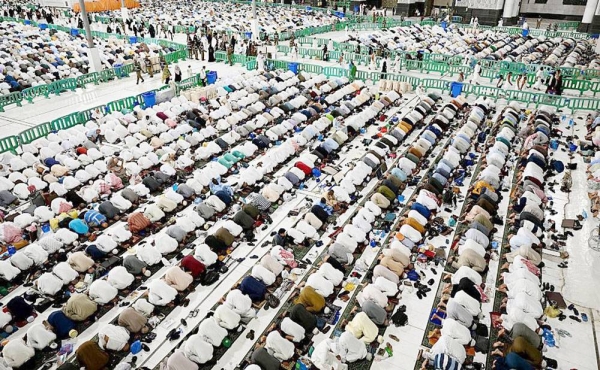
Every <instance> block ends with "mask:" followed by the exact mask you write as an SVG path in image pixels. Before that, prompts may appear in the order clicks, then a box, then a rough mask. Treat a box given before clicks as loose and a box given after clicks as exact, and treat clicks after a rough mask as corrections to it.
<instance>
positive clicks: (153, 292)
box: [148, 279, 177, 306]
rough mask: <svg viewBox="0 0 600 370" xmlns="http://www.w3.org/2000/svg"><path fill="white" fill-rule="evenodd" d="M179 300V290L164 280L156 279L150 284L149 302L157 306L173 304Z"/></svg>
mask: <svg viewBox="0 0 600 370" xmlns="http://www.w3.org/2000/svg"><path fill="white" fill-rule="evenodd" d="M175 298H177V290H176V289H175V288H173V287H171V286H170V285H169V284H167V282H165V281H164V280H162V279H156V280H153V281H151V282H150V283H149V284H148V302H150V303H152V304H153V305H155V306H166V305H169V304H173V303H174V302H173V301H174V300H175Z"/></svg>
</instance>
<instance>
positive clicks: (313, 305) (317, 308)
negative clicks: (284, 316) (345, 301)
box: [295, 286, 325, 313]
mask: <svg viewBox="0 0 600 370" xmlns="http://www.w3.org/2000/svg"><path fill="white" fill-rule="evenodd" d="M295 303H300V304H302V305H303V306H304V307H305V308H306V310H307V311H308V312H312V313H319V312H321V311H323V308H325V298H324V297H323V296H322V295H320V294H319V293H317V292H316V291H315V289H314V288H313V287H310V286H305V287H304V288H302V290H301V291H300V294H299V295H298V298H297V299H296V302H295Z"/></svg>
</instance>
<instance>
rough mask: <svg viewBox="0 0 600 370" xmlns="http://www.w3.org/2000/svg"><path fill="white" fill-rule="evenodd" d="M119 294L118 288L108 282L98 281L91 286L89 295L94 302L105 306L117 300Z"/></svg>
mask: <svg viewBox="0 0 600 370" xmlns="http://www.w3.org/2000/svg"><path fill="white" fill-rule="evenodd" d="M117 294H119V291H118V290H117V288H115V287H113V286H112V285H110V284H109V282H108V281H106V280H96V281H94V282H93V283H91V284H90V288H89V290H88V295H89V297H90V299H91V300H93V301H94V302H96V303H98V304H101V305H104V304H107V303H109V302H110V301H112V300H113V299H115V297H116V296H117Z"/></svg>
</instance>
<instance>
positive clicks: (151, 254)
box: [136, 243, 162, 266]
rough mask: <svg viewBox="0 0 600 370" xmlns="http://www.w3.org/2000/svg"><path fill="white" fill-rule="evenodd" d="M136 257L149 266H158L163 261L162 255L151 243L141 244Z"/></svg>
mask: <svg viewBox="0 0 600 370" xmlns="http://www.w3.org/2000/svg"><path fill="white" fill-rule="evenodd" d="M136 256H137V258H139V259H140V261H142V262H144V263H145V264H147V265H148V266H152V265H156V264H157V263H159V262H160V261H161V260H162V254H160V252H159V251H158V249H156V248H154V247H153V246H152V245H151V244H149V243H140V244H139V245H137V246H136Z"/></svg>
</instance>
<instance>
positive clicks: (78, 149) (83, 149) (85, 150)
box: [75, 146, 87, 154]
mask: <svg viewBox="0 0 600 370" xmlns="http://www.w3.org/2000/svg"><path fill="white" fill-rule="evenodd" d="M75 151H76V152H77V154H87V149H86V148H85V147H82V146H80V147H79V148H77V150H75Z"/></svg>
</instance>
